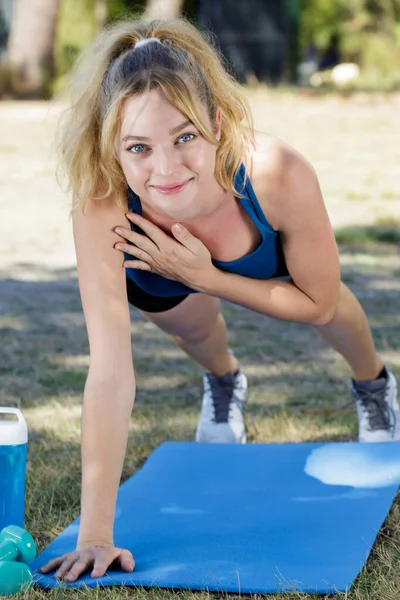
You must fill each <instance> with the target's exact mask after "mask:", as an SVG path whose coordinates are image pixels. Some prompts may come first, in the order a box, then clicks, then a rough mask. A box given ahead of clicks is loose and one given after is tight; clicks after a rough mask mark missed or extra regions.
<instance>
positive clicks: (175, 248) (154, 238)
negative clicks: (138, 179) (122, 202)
mask: <svg viewBox="0 0 400 600" xmlns="http://www.w3.org/2000/svg"><path fill="white" fill-rule="evenodd" d="M126 216H127V218H128V219H129V220H130V221H132V223H134V224H135V225H137V226H138V227H140V229H142V231H144V233H145V234H146V235H141V234H139V233H136V232H134V231H131V230H130V229H125V228H124V227H117V228H116V229H115V231H116V233H118V234H119V235H121V236H122V237H124V238H126V239H127V240H128V241H129V242H132V243H133V244H134V245H133V246H132V245H130V244H127V243H121V242H118V243H117V244H116V245H115V248H116V249H117V250H122V251H125V252H126V253H127V254H131V255H132V256H133V257H134V258H135V260H128V261H125V262H124V267H125V268H131V269H142V270H144V271H150V272H151V273H156V274H157V275H161V276H162V277H165V278H166V279H172V280H174V281H180V282H181V283H184V284H186V285H187V286H189V287H191V288H192V289H196V290H198V291H201V290H202V288H203V286H205V285H206V284H207V283H208V282H209V281H210V279H211V278H212V277H213V275H214V274H215V272H216V271H217V268H216V267H214V265H213V264H212V262H211V254H210V252H209V250H208V248H206V246H205V245H204V244H203V242H201V241H200V240H199V239H198V238H196V237H194V235H192V234H191V233H190V232H189V231H188V230H187V229H186V227H183V225H182V226H181V227H182V230H181V231H180V232H179V231H177V230H176V224H174V225H173V226H172V228H171V231H172V234H173V236H174V238H175V239H174V238H171V237H170V236H168V235H167V234H166V233H165V232H164V231H162V229H160V228H159V227H157V225H154V223H151V222H150V221H148V220H147V219H145V218H144V217H141V216H140V215H137V214H135V213H128V214H127V215H126ZM146 236H148V237H146Z"/></svg>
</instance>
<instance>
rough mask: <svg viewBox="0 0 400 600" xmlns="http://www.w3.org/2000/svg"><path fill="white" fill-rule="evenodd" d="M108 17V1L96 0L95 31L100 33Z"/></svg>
mask: <svg viewBox="0 0 400 600" xmlns="http://www.w3.org/2000/svg"><path fill="white" fill-rule="evenodd" d="M107 17H108V2H107V0H96V2H95V5H94V18H95V21H96V33H100V32H101V31H102V30H103V29H104V26H105V24H106V23H107Z"/></svg>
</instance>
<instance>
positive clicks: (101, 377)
mask: <svg viewBox="0 0 400 600" xmlns="http://www.w3.org/2000/svg"><path fill="white" fill-rule="evenodd" d="M126 223H127V220H126V218H125V216H124V214H123V213H122V212H121V211H120V210H119V209H118V207H117V206H116V204H115V202H114V200H113V199H109V200H104V201H98V202H96V201H90V200H89V201H88V202H87V203H86V205H85V209H84V214H83V213H82V211H77V212H75V213H74V215H73V231H74V240H75V248H76V255H77V265H78V277H79V286H80V292H81V299H82V306H83V310H84V314H85V320H86V326H87V331H88V337H89V345H90V367H89V372H88V377H87V380H86V385H85V390H84V400H83V409H82V500H81V525H80V531H79V538H78V548H79V547H83V546H86V545H96V544H99V545H101V544H112V543H113V523H114V512H115V502H116V495H117V491H118V485H119V481H120V477H121V471H122V465H123V460H124V455H125V450H126V443H127V435H128V426H129V419H130V414H131V411H132V407H133V402H134V394H135V379H134V371H133V364H132V351H131V335H130V318H129V307H128V301H127V294H126V283H125V270H124V269H123V268H122V260H121V258H122V257H121V255H120V254H119V253H118V252H117V251H116V250H115V249H114V248H113V246H114V244H115V242H116V241H117V240H118V239H119V237H118V235H117V234H116V233H115V232H114V231H113V230H114V228H115V227H116V226H117V225H125V226H126Z"/></svg>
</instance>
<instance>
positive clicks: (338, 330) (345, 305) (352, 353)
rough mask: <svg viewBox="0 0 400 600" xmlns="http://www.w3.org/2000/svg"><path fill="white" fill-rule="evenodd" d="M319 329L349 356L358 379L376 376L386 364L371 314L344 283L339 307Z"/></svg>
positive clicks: (344, 356)
mask: <svg viewBox="0 0 400 600" xmlns="http://www.w3.org/2000/svg"><path fill="white" fill-rule="evenodd" d="M315 329H316V331H317V332H318V333H319V334H320V335H321V336H322V337H323V338H324V340H325V341H326V342H328V344H329V345H330V346H332V348H334V349H335V350H337V351H338V352H339V353H340V354H341V355H342V356H343V358H345V359H346V361H347V362H348V364H349V365H350V368H351V370H352V374H353V378H354V379H355V380H371V379H375V377H377V376H378V375H379V373H380V371H381V370H382V368H383V362H382V360H381V358H380V357H379V356H378V355H377V353H376V350H375V346H374V342H373V340H372V335H371V330H370V327H369V324H368V320H367V317H366V315H365V313H364V311H363V309H362V307H361V304H360V303H359V301H358V300H357V298H356V297H355V296H354V294H353V293H352V292H351V291H350V290H349V288H348V287H346V286H345V285H344V284H343V283H342V284H341V293H340V301H339V306H338V308H337V311H336V313H335V315H334V316H333V318H332V319H331V321H329V323H327V324H326V325H317V326H315Z"/></svg>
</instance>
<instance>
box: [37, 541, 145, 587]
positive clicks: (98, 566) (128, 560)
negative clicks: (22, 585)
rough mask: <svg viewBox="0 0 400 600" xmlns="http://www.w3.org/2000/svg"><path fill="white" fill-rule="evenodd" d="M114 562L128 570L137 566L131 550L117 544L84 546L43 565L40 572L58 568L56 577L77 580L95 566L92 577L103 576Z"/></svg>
mask: <svg viewBox="0 0 400 600" xmlns="http://www.w3.org/2000/svg"><path fill="white" fill-rule="evenodd" d="M112 563H114V565H117V566H120V567H122V569H123V570H124V571H127V572H131V571H133V569H134V568H135V561H134V559H133V556H132V554H131V553H130V552H129V550H123V549H122V548H115V546H84V547H83V548H80V549H78V550H76V551H75V552H69V553H68V554H64V555H63V556H59V557H58V558H53V560H50V561H49V562H48V563H47V564H45V565H43V567H42V568H41V569H40V572H41V573H49V572H50V571H54V570H55V569H57V571H56V573H55V577H57V578H58V579H64V580H65V581H75V580H76V579H78V577H79V576H80V575H82V573H84V572H85V571H87V570H88V569H90V568H91V567H93V569H92V573H91V576H92V577H102V576H103V575H104V573H105V572H106V570H107V569H108V567H109V566H110V565H111V564H112Z"/></svg>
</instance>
